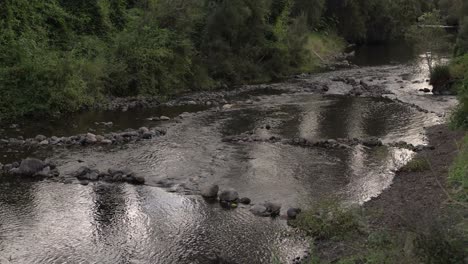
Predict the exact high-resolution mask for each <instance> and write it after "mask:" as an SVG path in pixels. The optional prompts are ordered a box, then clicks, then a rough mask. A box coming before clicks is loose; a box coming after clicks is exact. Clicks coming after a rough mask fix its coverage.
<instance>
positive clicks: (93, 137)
mask: <svg viewBox="0 0 468 264" xmlns="http://www.w3.org/2000/svg"><path fill="white" fill-rule="evenodd" d="M96 142H97V138H96V135H94V134H93V133H88V134H86V136H85V143H86V144H94V143H96Z"/></svg>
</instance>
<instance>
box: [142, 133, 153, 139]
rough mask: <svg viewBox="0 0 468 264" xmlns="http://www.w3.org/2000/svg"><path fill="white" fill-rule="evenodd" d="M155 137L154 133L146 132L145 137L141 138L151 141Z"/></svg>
mask: <svg viewBox="0 0 468 264" xmlns="http://www.w3.org/2000/svg"><path fill="white" fill-rule="evenodd" d="M153 136H154V132H152V131H147V132H144V133H143V135H142V136H141V138H143V139H151V138H153Z"/></svg>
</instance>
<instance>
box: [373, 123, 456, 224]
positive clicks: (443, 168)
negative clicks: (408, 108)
mask: <svg viewBox="0 0 468 264" xmlns="http://www.w3.org/2000/svg"><path fill="white" fill-rule="evenodd" d="M463 135H464V132H463V131H451V130H450V129H449V128H448V126H447V125H446V124H443V125H438V126H434V127H430V128H428V129H427V136H428V139H429V142H430V143H431V144H432V145H433V146H434V150H430V149H426V150H423V151H422V152H420V153H418V154H417V156H416V157H415V158H422V159H426V160H427V161H428V162H429V164H430V169H428V170H424V171H419V172H406V171H398V172H397V173H396V175H395V179H394V181H393V184H392V185H391V187H390V188H389V189H387V190H385V191H384V192H383V193H382V194H381V195H380V196H379V197H376V198H373V199H372V200H371V201H369V202H367V203H366V204H365V205H364V208H365V209H366V210H368V211H379V212H383V214H379V215H378V216H377V217H376V218H374V219H372V222H371V223H372V225H374V226H375V227H386V228H391V229H392V230H398V229H405V228H408V224H409V222H408V221H410V222H413V221H421V219H436V218H437V217H438V216H439V215H440V210H441V207H442V206H443V205H444V203H445V202H447V201H448V200H449V196H448V195H447V189H448V188H447V176H448V170H449V167H450V165H451V164H452V162H453V160H454V159H455V157H456V155H457V154H458V147H457V144H458V142H460V140H461V139H462V138H463ZM421 222H424V221H421ZM413 224H414V223H413Z"/></svg>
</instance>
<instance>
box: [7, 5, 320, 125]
mask: <svg viewBox="0 0 468 264" xmlns="http://www.w3.org/2000/svg"><path fill="white" fill-rule="evenodd" d="M317 3H319V4H320V5H322V6H323V5H324V3H323V1H318V2H317ZM308 4H309V2H304V1H297V2H296V1H292V0H262V1H247V0H233V1H211V0H196V1H177V2H173V1H162V0H161V1H158V0H151V1H133V0H80V1H75V0H44V1H42V0H41V1H39V0H33V1H29V0H5V1H2V2H1V3H0V63H1V64H0V65H1V66H0V89H1V91H0V94H1V95H2V100H0V116H20V115H25V114H30V113H51V112H52V113H54V112H57V113H58V112H65V111H75V110H78V109H79V108H80V107H83V106H86V105H90V104H93V103H94V102H95V101H96V100H99V99H100V98H102V96H103V95H115V96H129V95H155V94H174V93H177V92H180V91H183V90H187V89H191V90H196V89H210V88H214V87H222V86H226V85H232V84H239V83H245V82H256V81H270V80H272V79H276V78H281V77H283V76H286V75H288V74H291V73H293V72H295V71H298V70H299V69H301V70H303V69H304V68H305V66H307V65H306V62H307V63H309V61H310V59H311V58H310V56H309V54H308V51H307V49H306V48H305V45H306V44H307V42H308V39H309V37H308V36H309V32H310V30H311V29H312V28H313V25H315V24H316V23H318V21H320V20H321V12H319V13H315V12H316V9H315V8H314V7H313V6H307V5H308ZM303 6H304V7H303ZM299 10H304V11H305V12H306V14H305V15H304V13H303V12H302V11H301V12H299ZM315 59H316V58H315Z"/></svg>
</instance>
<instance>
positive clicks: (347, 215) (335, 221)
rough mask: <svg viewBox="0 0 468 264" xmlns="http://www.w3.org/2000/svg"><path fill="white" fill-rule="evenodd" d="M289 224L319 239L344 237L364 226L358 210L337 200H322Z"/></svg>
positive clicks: (357, 231)
mask: <svg viewBox="0 0 468 264" xmlns="http://www.w3.org/2000/svg"><path fill="white" fill-rule="evenodd" d="M289 224H290V225H291V226H293V227H296V228H299V229H300V230H303V231H304V232H306V233H307V235H309V236H312V237H313V238H315V239H318V240H322V239H331V238H344V237H347V236H349V235H351V234H355V233H359V232H360V231H361V230H362V228H363V226H362V223H361V221H360V217H359V213H358V212H357V210H354V209H349V208H343V207H342V206H341V205H339V204H338V203H337V202H336V201H325V202H321V203H319V204H318V205H317V206H315V207H314V208H312V209H310V210H307V211H304V212H303V213H301V214H300V215H299V216H298V217H297V219H295V220H291V221H290V222H289Z"/></svg>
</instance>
